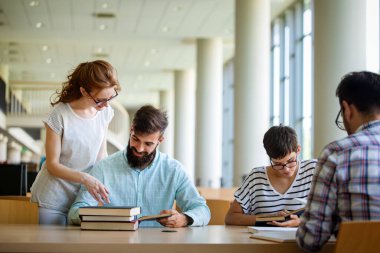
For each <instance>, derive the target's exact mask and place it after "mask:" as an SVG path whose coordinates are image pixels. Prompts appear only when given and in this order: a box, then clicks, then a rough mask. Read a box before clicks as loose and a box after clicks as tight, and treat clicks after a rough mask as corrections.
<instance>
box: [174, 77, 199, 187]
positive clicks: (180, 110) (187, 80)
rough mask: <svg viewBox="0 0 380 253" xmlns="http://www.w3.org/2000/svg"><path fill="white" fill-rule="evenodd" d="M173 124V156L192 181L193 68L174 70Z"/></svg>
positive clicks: (193, 137) (193, 142)
mask: <svg viewBox="0 0 380 253" xmlns="http://www.w3.org/2000/svg"><path fill="white" fill-rule="evenodd" d="M174 84H175V88H174V90H175V95H174V101H175V109H174V112H175V117H174V119H175V124H174V127H175V128H174V129H175V130H174V157H175V159H177V160H178V161H180V162H181V163H182V164H183V165H184V167H185V169H186V171H187V173H188V175H189V177H190V179H191V181H192V182H194V177H195V174H194V145H195V136H194V134H195V130H194V128H195V74H194V70H177V71H175V72H174Z"/></svg>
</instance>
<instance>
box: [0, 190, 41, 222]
mask: <svg viewBox="0 0 380 253" xmlns="http://www.w3.org/2000/svg"><path fill="white" fill-rule="evenodd" d="M0 224H38V205H37V204H36V203H31V202H30V199H29V198H28V197H25V196H1V197H0Z"/></svg>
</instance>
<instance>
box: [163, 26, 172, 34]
mask: <svg viewBox="0 0 380 253" xmlns="http://www.w3.org/2000/svg"><path fill="white" fill-rule="evenodd" d="M161 30H162V31H163V32H165V33H166V32H169V31H170V28H169V27H168V26H163V27H162V28H161Z"/></svg>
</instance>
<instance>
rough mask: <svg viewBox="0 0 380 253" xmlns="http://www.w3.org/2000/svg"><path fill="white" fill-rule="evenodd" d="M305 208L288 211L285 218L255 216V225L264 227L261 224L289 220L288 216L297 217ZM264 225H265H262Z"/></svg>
mask: <svg viewBox="0 0 380 253" xmlns="http://www.w3.org/2000/svg"><path fill="white" fill-rule="evenodd" d="M304 210H305V208H304V207H303V208H300V209H296V210H293V211H290V212H289V214H288V215H285V216H270V215H263V216H260V215H256V223H255V225H260V226H265V225H263V223H262V222H269V221H287V220H289V219H290V215H298V216H300V215H301V214H302V213H303V212H304ZM264 224H265V223H264Z"/></svg>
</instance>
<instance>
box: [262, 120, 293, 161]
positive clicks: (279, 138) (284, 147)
mask: <svg viewBox="0 0 380 253" xmlns="http://www.w3.org/2000/svg"><path fill="white" fill-rule="evenodd" d="M263 144H264V148H265V150H266V152H267V154H268V156H269V157H270V158H274V159H280V158H283V157H285V156H286V155H288V154H289V153H291V152H293V151H294V152H296V151H297V148H298V141H297V134H296V132H295V131H294V129H293V128H291V127H288V126H282V125H279V126H273V127H271V128H269V130H268V131H267V132H266V133H265V134H264V139H263Z"/></svg>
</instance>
